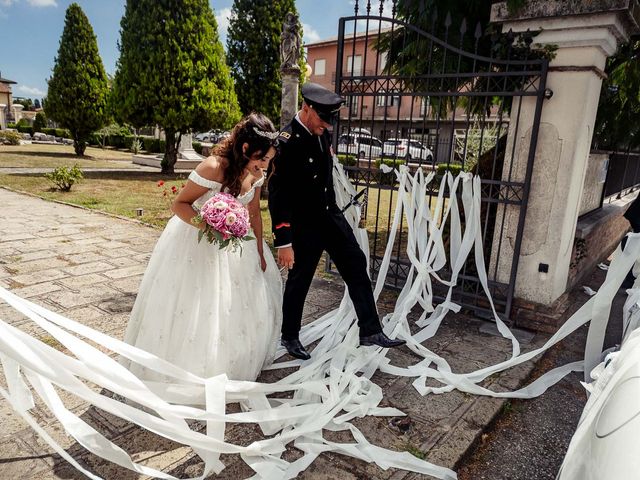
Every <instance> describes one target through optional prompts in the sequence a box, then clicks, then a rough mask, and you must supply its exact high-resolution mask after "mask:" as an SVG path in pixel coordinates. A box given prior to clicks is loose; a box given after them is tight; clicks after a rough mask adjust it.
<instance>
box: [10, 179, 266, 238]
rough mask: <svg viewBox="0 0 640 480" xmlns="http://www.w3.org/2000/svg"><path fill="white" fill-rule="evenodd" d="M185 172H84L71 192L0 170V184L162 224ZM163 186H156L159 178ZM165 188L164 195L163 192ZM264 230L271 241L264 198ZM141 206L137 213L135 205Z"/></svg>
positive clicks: (168, 215)
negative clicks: (3, 172)
mask: <svg viewBox="0 0 640 480" xmlns="http://www.w3.org/2000/svg"><path fill="white" fill-rule="evenodd" d="M185 178H186V176H185V175H180V174H177V175H173V176H167V175H162V174H160V173H150V172H136V171H131V172H85V178H84V180H82V181H81V182H80V183H77V184H75V185H74V186H73V188H72V189H71V191H70V192H60V191H58V190H53V189H52V188H51V186H52V184H51V182H50V181H49V180H47V179H46V178H44V176H43V175H41V174H0V186H6V187H9V188H12V189H14V190H20V191H23V192H28V193H32V194H34V195H37V196H39V197H41V198H43V199H45V200H59V201H63V202H67V203H71V204H74V205H81V206H83V207H87V208H91V209H94V210H100V211H103V212H108V213H113V214H116V215H121V216H124V217H131V218H136V219H138V220H142V221H143V222H146V223H149V224H152V225H155V226H157V227H161V228H162V227H164V226H165V225H166V223H167V221H168V220H169V218H171V215H172V214H171V210H170V205H171V202H172V200H173V198H174V196H175V195H174V194H172V193H171V187H172V186H175V187H176V188H180V186H181V185H182V184H183V183H184V181H185V180H184V179H185ZM161 180H162V181H164V182H165V184H164V185H163V186H161V187H160V186H158V182H159V181H161ZM165 192H166V195H164V193H165ZM261 206H262V218H263V221H264V224H265V225H264V231H265V237H266V239H267V241H271V233H270V232H271V219H270V218H269V213H268V211H267V204H266V201H264V200H263V201H262V202H261ZM138 208H142V209H143V211H144V214H143V215H142V216H141V217H139V216H137V214H136V209H138Z"/></svg>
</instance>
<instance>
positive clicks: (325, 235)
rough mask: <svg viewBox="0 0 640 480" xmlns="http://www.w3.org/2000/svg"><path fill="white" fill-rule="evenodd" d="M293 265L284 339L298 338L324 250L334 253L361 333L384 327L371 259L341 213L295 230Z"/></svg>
mask: <svg viewBox="0 0 640 480" xmlns="http://www.w3.org/2000/svg"><path fill="white" fill-rule="evenodd" d="M292 237H293V242H292V246H293V254H294V264H293V268H292V269H291V270H289V276H288V277H287V283H286V286H285V290H284V303H283V308H282V310H283V319H282V338H283V339H285V340H292V339H296V338H298V333H299V332H300V325H301V321H302V310H303V308H304V302H305V298H306V296H307V293H308V291H309V287H310V286H311V281H312V280H313V276H314V274H315V271H316V268H317V266H318V262H319V261H320V257H321V256H322V253H323V251H326V252H328V253H329V255H330V256H331V260H332V261H333V263H334V264H335V266H336V268H337V269H338V272H340V275H341V276H342V279H343V280H344V282H345V283H346V285H347V288H348V290H349V297H350V298H351V300H352V301H353V305H354V307H355V310H356V315H357V316H358V326H359V327H360V335H361V336H365V335H373V334H374V333H378V332H380V331H381V330H382V328H381V326H380V321H379V319H378V311H377V309H376V304H375V301H374V299H373V290H372V288H371V280H370V279H369V276H368V275H367V261H366V258H365V255H364V253H363V252H362V250H361V249H360V247H359V245H358V242H357V241H356V239H355V237H354V235H353V232H352V230H351V228H350V227H349V225H348V223H347V221H346V220H345V219H344V217H343V215H342V214H341V213H339V212H331V213H330V212H327V214H326V215H320V216H319V217H316V218H314V225H313V226H311V225H308V226H304V227H303V228H300V229H295V228H294V229H293V231H292Z"/></svg>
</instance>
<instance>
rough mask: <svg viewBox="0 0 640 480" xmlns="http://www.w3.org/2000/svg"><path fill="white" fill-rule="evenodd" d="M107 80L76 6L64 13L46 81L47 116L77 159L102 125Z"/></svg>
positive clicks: (91, 35) (92, 37)
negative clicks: (67, 135) (67, 139)
mask: <svg viewBox="0 0 640 480" xmlns="http://www.w3.org/2000/svg"><path fill="white" fill-rule="evenodd" d="M106 106H107V76H106V75H105V72H104V67H103V65H102V60H101V59H100V54H99V52H98V44H97V42H96V36H95V34H94V33H93V28H92V27H91V24H90V23H89V19H88V18H87V17H86V15H85V14H84V12H83V11H82V9H81V8H80V6H79V5H78V4H77V3H72V4H71V5H69V8H68V9H67V13H66V17H65V21H64V31H63V32H62V38H61V39H60V47H59V49H58V56H57V57H56V60H55V66H54V67H53V76H52V77H51V78H50V79H49V91H48V93H47V103H46V112H47V116H48V117H49V118H51V119H53V120H55V121H56V122H58V123H59V124H60V126H62V127H64V128H67V129H68V130H69V131H70V132H71V135H72V136H73V147H74V149H75V151H76V154H77V155H83V154H84V151H85V148H86V147H87V139H88V138H89V135H90V134H91V133H92V132H93V131H94V130H97V129H99V128H100V127H102V126H103V125H104V122H105V109H106Z"/></svg>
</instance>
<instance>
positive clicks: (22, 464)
mask: <svg viewBox="0 0 640 480" xmlns="http://www.w3.org/2000/svg"><path fill="white" fill-rule="evenodd" d="M44 456H46V455H43V454H41V453H36V452H33V451H32V450H31V449H30V448H29V446H28V445H27V444H25V443H23V442H21V441H20V440H19V439H11V440H7V441H4V442H2V443H0V477H1V478H3V479H12V480H32V479H34V478H42V477H43V476H44V474H45V473H46V472H47V471H48V470H49V465H48V464H47V463H46V462H45V461H43V457H44Z"/></svg>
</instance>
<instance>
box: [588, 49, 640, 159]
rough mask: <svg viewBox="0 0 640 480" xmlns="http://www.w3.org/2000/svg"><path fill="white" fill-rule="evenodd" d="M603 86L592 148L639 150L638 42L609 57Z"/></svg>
mask: <svg viewBox="0 0 640 480" xmlns="http://www.w3.org/2000/svg"><path fill="white" fill-rule="evenodd" d="M606 73H607V79H606V80H605V81H604V82H603V84H602V90H601V92H600V101H599V105H598V116H597V118H596V125H595V131H594V136H593V144H594V147H596V148H600V149H607V150H637V149H638V148H640V39H638V38H637V37H636V38H635V39H633V40H631V41H630V42H629V43H627V44H625V45H623V46H622V47H621V48H620V49H619V50H618V52H617V53H616V54H615V55H614V56H612V57H609V59H608V60H607V67H606Z"/></svg>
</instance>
